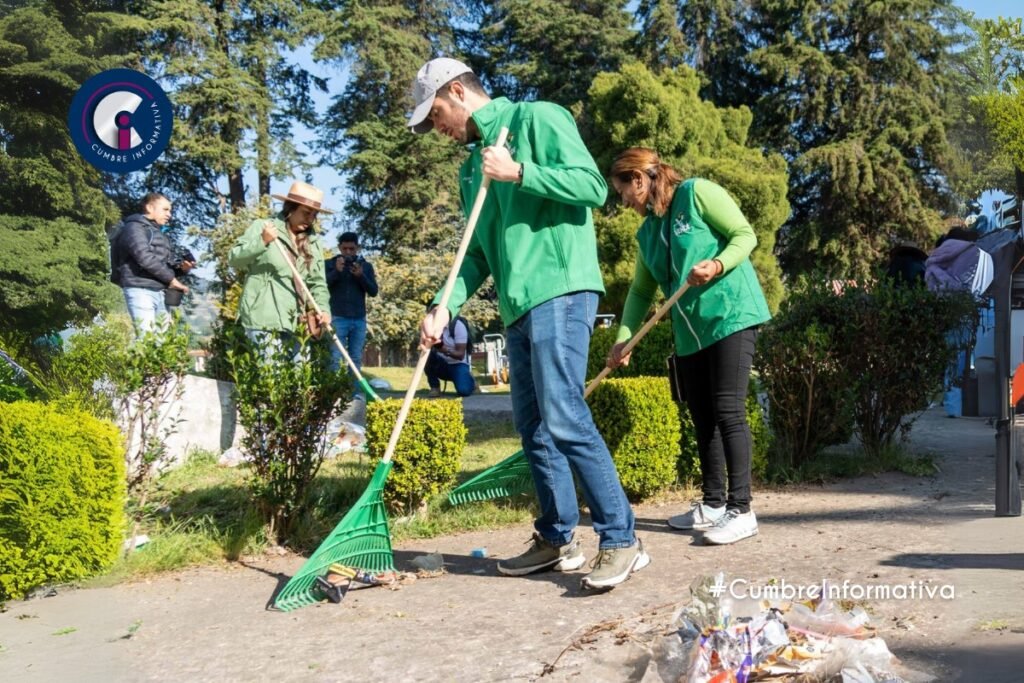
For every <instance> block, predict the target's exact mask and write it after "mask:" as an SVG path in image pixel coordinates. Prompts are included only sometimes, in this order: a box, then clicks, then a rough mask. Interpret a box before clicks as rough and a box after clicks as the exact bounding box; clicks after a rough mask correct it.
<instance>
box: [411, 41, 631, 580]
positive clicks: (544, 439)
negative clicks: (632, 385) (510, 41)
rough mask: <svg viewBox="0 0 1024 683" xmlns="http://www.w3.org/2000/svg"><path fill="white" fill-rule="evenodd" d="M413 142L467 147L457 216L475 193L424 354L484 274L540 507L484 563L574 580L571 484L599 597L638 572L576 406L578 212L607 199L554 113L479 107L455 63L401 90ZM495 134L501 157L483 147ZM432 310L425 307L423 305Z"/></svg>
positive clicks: (580, 368) (569, 128)
mask: <svg viewBox="0 0 1024 683" xmlns="http://www.w3.org/2000/svg"><path fill="white" fill-rule="evenodd" d="M413 96H414V98H415V100H416V110H415V111H414V112H413V114H412V117H411V118H410V119H409V127H410V128H411V129H412V130H413V132H415V133H427V132H429V131H430V130H431V129H434V130H436V131H437V132H438V133H440V134H442V135H447V136H448V137H451V138H452V139H454V140H456V141H458V142H460V143H462V144H465V145H471V151H470V155H469V158H468V159H467V160H466V161H465V162H464V163H463V165H462V169H461V171H460V173H459V178H460V185H461V188H460V189H461V195H462V205H463V210H464V212H465V213H467V214H468V213H469V210H470V208H471V206H472V203H473V199H474V198H475V197H476V194H477V190H478V189H479V187H480V184H481V183H482V182H483V179H484V177H488V178H491V180H492V181H497V182H496V183H495V184H494V185H492V187H491V188H490V191H489V193H488V198H487V201H486V202H485V203H484V206H483V210H482V211H481V214H480V218H479V222H478V223H477V226H476V230H475V232H474V234H473V239H472V241H471V244H470V246H469V250H468V252H467V253H466V259H465V262H464V263H463V265H462V268H461V269H460V271H459V274H458V279H457V280H456V282H455V289H454V291H453V293H452V296H451V300H450V301H449V303H448V309H447V310H443V309H438V308H435V309H433V310H432V311H431V312H430V313H429V314H428V315H427V316H426V318H424V320H423V325H422V327H421V331H420V336H421V342H422V343H423V344H425V345H428V346H429V345H433V344H435V343H437V341H438V340H439V339H440V337H441V333H442V331H443V330H444V327H445V325H447V324H448V321H449V320H450V318H451V316H454V315H456V314H457V313H458V311H459V309H460V307H461V306H462V305H463V303H465V301H466V299H467V298H468V297H470V296H472V294H473V293H474V292H475V291H476V290H477V288H478V287H479V286H480V285H481V284H482V283H483V281H484V279H486V277H487V276H488V275H491V276H492V277H493V278H494V284H495V289H496V290H497V292H498V307H499V312H500V313H501V318H502V322H503V323H504V324H505V327H506V338H507V342H506V349H507V352H508V357H509V369H510V377H509V383H510V385H511V389H512V409H513V418H514V421H515V426H516V431H518V432H519V435H520V438H521V439H522V443H523V451H524V453H525V454H526V457H527V460H528V461H529V463H530V467H531V470H532V473H533V479H534V482H535V483H536V487H537V498H538V500H539V502H540V517H539V518H538V519H537V520H536V521H535V522H534V527H535V533H534V534H533V543H532V545H531V547H530V548H529V550H527V551H526V552H525V553H524V554H522V555H520V556H518V557H514V558H511V559H508V560H503V561H501V562H499V563H498V571H500V572H501V573H503V574H506V575H510V576H521V575H525V574H529V573H532V572H535V571H543V570H547V569H554V570H556V571H569V570H574V569H578V568H580V567H581V566H583V564H584V562H585V561H586V560H585V558H584V556H583V553H582V552H581V551H580V546H579V541H578V539H576V538H575V537H574V530H575V527H576V524H577V523H578V521H579V506H578V504H577V501H576V491H575V487H574V485H573V473H575V474H576V476H577V478H578V480H579V483H580V487H581V489H582V491H583V496H584V498H585V499H586V502H587V506H588V507H589V509H590V513H591V518H592V520H593V524H594V530H595V531H596V532H597V534H598V536H599V537H600V544H599V546H600V547H599V553H598V557H597V559H596V561H595V562H594V569H593V571H592V572H591V573H590V574H588V575H587V576H586V577H584V579H583V587H584V588H593V589H608V588H612V587H614V586H616V585H618V584H620V583H622V582H623V581H625V580H626V579H627V578H629V575H630V574H631V573H632V572H635V571H637V570H639V569H642V568H643V567H645V566H647V564H648V563H649V562H650V558H649V557H648V556H647V554H646V553H645V552H644V550H643V546H642V545H641V543H640V541H639V539H637V537H636V534H635V533H634V518H633V511H632V510H631V509H630V507H629V502H628V501H627V500H626V495H625V493H624V492H623V490H622V484H621V483H620V482H619V478H618V474H617V472H616V471H615V465H614V463H613V462H612V459H611V455H610V454H609V453H608V448H607V446H606V445H605V443H604V441H603V440H602V439H601V435H600V434H598V432H597V428H596V427H595V426H594V421H593V418H592V417H591V414H590V409H589V407H588V406H587V404H586V402H585V401H584V400H583V384H584V379H585V375H586V367H587V353H588V350H589V347H590V335H591V333H592V332H593V326H594V316H595V314H596V313H597V301H598V296H599V294H602V293H603V292H604V286H603V284H602V282H601V272H600V269H599V267H598V263H597V243H596V238H595V235H594V224H593V220H592V218H591V209H592V208H594V207H598V206H601V205H602V204H604V201H605V197H606V195H607V193H608V186H607V184H606V183H605V181H604V178H602V177H601V174H600V173H599V172H598V170H597V166H596V164H595V163H594V160H593V158H592V157H591V156H590V153H589V152H588V151H587V149H586V147H585V146H584V145H583V141H582V140H581V139H580V135H579V131H578V130H577V129H576V124H575V122H574V121H573V118H572V116H571V115H570V114H569V112H568V111H566V110H565V109H563V108H562V107H559V106H557V105H555V104H551V103H547V102H531V103H514V102H510V101H509V100H507V99H505V98H503V97H499V98H497V99H493V100H492V99H491V98H490V97H489V96H488V95H487V93H486V92H485V91H484V89H483V87H482V86H481V85H480V81H479V79H477V77H476V75H474V74H473V72H472V71H471V70H470V69H469V67H468V66H466V65H465V64H463V63H462V62H458V61H456V60H454V59H446V58H440V59H434V60H432V61H430V62H428V63H427V64H425V65H424V66H423V67H422V68H421V69H420V71H419V73H418V74H417V76H416V80H415V82H414V84H413ZM503 127H507V128H508V129H509V135H508V138H507V142H506V145H505V146H504V147H495V146H493V145H494V142H495V141H496V140H497V138H498V135H499V133H500V131H501V129H502V128H503ZM438 299H440V296H438V297H437V298H436V299H435V302H436V301H437V300H438Z"/></svg>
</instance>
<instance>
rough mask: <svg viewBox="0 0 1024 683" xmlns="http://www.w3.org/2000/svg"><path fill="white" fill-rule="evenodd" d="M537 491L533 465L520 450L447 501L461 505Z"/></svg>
mask: <svg viewBox="0 0 1024 683" xmlns="http://www.w3.org/2000/svg"><path fill="white" fill-rule="evenodd" d="M535 491H536V490H535V489H534V486H533V473H532V472H531V471H530V463H529V462H527V460H526V454H524V453H523V452H522V451H519V452H517V453H514V454H512V455H510V456H509V457H507V458H505V459H504V460H502V461H501V462H499V463H498V464H497V465H493V466H491V467H489V468H488V469H486V470H484V471H483V472H481V473H480V474H478V475H476V476H475V477H473V478H472V479H470V480H469V481H466V482H463V483H462V484H459V485H458V486H456V487H455V488H454V489H452V491H451V493H449V494H448V502H449V503H451V504H452V505H460V504H462V503H469V502H472V501H481V500H491V499H493V498H506V497H508V496H514V495H517V494H520V493H534V492H535Z"/></svg>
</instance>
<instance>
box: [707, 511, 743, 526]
mask: <svg viewBox="0 0 1024 683" xmlns="http://www.w3.org/2000/svg"><path fill="white" fill-rule="evenodd" d="M739 515H740V513H738V512H737V511H736V510H726V511H725V513H723V514H722V516H721V517H719V518H718V519H716V520H715V523H714V524H713V525H712V526H713V527H715V528H716V529H721V528H722V527H724V526H725V525H727V524H728V523H729V522H731V521H732V520H734V519H736V518H737V517H739Z"/></svg>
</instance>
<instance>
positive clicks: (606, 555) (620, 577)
mask: <svg viewBox="0 0 1024 683" xmlns="http://www.w3.org/2000/svg"><path fill="white" fill-rule="evenodd" d="M650 563H651V556H650V555H648V554H647V553H645V552H644V544H643V543H641V542H640V539H639V538H638V539H636V543H635V544H634V545H631V546H629V547H628V548H606V549H604V550H602V551H600V552H599V553H598V555H597V557H596V558H594V562H593V567H594V571H592V572H590V573H589V574H587V575H586V576H584V577H583V581H582V583H581V585H582V586H583V588H614V587H615V586H618V585H619V584H620V583H622V582H623V581H625V580H626V579H628V578H629V575H630V574H632V573H633V572H637V571H640V570H641V569H643V568H644V567H646V566H647V565H649V564H650Z"/></svg>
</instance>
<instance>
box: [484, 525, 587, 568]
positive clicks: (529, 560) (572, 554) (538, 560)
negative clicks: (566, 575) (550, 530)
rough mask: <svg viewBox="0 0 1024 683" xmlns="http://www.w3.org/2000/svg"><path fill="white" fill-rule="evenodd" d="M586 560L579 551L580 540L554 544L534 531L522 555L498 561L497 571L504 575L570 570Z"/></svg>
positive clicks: (580, 565) (581, 564)
mask: <svg viewBox="0 0 1024 683" xmlns="http://www.w3.org/2000/svg"><path fill="white" fill-rule="evenodd" d="M586 561H587V558H586V557H584V556H583V552H582V551H580V542H579V541H577V540H576V539H575V538H573V539H572V540H571V541H569V542H568V543H566V544H565V545H562V546H556V545H552V544H551V543H548V542H547V541H546V540H544V538H543V537H542V536H541V535H540V534H538V533H537V532H536V531H535V532H533V543H532V544H531V545H530V549H529V550H527V551H526V552H525V553H523V554H522V555H517V556H516V557H510V558H509V559H507V560H501V561H500V562H498V571H499V572H501V573H502V574H504V575H505V576H525V575H526V574H532V573H533V572H539V571H545V570H548V569H554V570H555V571H556V572H571V571H572V570H574V569H579V568H580V567H582V566H583V563H584V562H586Z"/></svg>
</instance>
